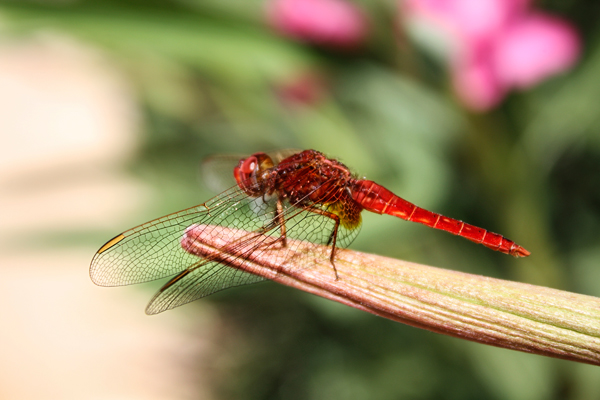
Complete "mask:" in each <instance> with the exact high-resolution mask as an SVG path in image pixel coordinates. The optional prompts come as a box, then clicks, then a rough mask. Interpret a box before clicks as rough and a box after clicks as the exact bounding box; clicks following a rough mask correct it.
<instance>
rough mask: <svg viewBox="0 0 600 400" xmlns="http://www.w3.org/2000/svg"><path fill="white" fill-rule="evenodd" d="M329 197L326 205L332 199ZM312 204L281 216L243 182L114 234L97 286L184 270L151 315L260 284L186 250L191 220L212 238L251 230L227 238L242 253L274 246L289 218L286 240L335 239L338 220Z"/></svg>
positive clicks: (343, 234)
mask: <svg viewBox="0 0 600 400" xmlns="http://www.w3.org/2000/svg"><path fill="white" fill-rule="evenodd" d="M322 200H323V202H324V203H325V204H327V203H328V201H329V199H327V198H325V199H322ZM307 204H308V203H307V202H302V206H300V205H299V204H289V203H287V202H282V206H283V207H282V209H281V211H280V215H278V211H277V198H276V197H273V198H271V199H264V198H262V197H260V198H256V199H253V198H249V197H248V196H247V195H246V194H245V193H244V192H243V191H242V190H241V189H239V188H238V187H237V186H236V187H233V188H231V189H229V190H227V191H226V192H224V193H222V194H221V195H219V196H217V197H215V198H213V199H211V200H209V201H208V202H206V203H204V204H202V205H199V206H196V207H191V208H189V209H186V210H183V211H180V212H177V213H174V214H170V215H167V216H164V217H162V218H158V219H156V220H153V221H150V222H148V223H145V224H143V225H140V226H138V227H135V228H133V229H130V230H128V231H125V232H123V233H122V234H120V235H118V236H116V237H115V238H113V239H111V240H110V241H108V242H107V243H106V244H105V245H104V246H102V247H101V248H100V250H98V252H97V253H96V255H95V256H94V258H93V259H92V264H91V267H90V276H91V278H92V281H94V283H96V284H98V285H101V286H119V285H129V284H134V283H141V282H147V281H151V280H155V279H160V278H164V277H168V276H173V275H177V276H175V278H173V279H171V280H170V281H169V282H167V283H166V284H165V285H164V286H163V288H162V289H161V290H160V291H159V292H158V293H157V294H156V295H155V296H154V298H153V299H152V300H151V302H150V304H149V305H148V308H147V313H149V314H155V313H159V312H162V311H165V310H168V309H171V308H174V307H177V306H179V305H182V304H185V303H188V302H191V301H193V300H196V299H198V298H201V297H204V296H207V295H209V294H212V293H214V292H216V291H219V290H223V289H226V288H229V287H232V286H240V285H245V284H250V283H255V282H259V281H261V280H264V278H262V277H260V276H257V275H253V274H251V273H248V272H245V271H241V270H238V269H235V268H231V267H228V266H227V265H224V264H221V263H220V262H219V261H217V260H214V259H205V258H202V257H199V256H197V255H193V254H190V253H188V252H187V251H185V250H184V248H183V247H182V245H181V240H182V238H183V237H184V234H185V232H186V230H187V229H188V228H189V227H190V226H192V225H203V226H205V228H204V231H203V232H202V234H203V235H211V229H214V226H226V227H230V228H237V229H241V230H244V231H247V232H249V235H248V236H247V237H246V238H245V239H243V241H242V242H240V243H237V244H236V242H235V241H234V239H231V240H228V239H227V238H221V239H222V240H223V242H224V243H227V244H226V246H227V247H228V248H229V249H231V246H236V245H239V246H240V248H241V247H243V248H244V251H245V252H246V253H245V254H242V255H240V257H242V258H243V257H246V256H248V255H249V254H250V253H253V252H256V251H263V250H264V249H266V248H267V246H268V245H269V243H276V242H277V240H276V239H278V238H279V237H280V236H281V233H282V228H281V225H282V223H283V224H285V231H286V237H289V238H293V239H299V240H301V241H309V242H313V243H317V244H330V242H331V239H332V232H333V231H334V227H335V221H334V220H333V219H331V218H328V217H326V216H324V215H322V214H318V213H315V212H314V210H315V209H319V210H327V209H328V206H323V205H319V204H308V205H307ZM359 212H360V210H359ZM358 227H359V225H356V226H354V227H352V228H351V229H350V228H347V227H344V226H342V225H340V227H339V230H338V236H337V247H346V246H347V245H349V244H350V242H351V241H352V240H353V239H354V237H355V236H356V235H357V234H358ZM249 243H250V244H251V246H248V244H249ZM293 250H294V249H293V248H292V247H288V248H282V249H281V252H280V253H279V256H280V257H281V259H282V261H283V260H285V259H287V256H288V254H289V253H290V252H293ZM295 262H296V263H298V261H297V260H295ZM309 262H312V261H309ZM300 264H301V262H300Z"/></svg>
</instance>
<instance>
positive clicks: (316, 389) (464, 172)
mask: <svg viewBox="0 0 600 400" xmlns="http://www.w3.org/2000/svg"><path fill="white" fill-rule="evenodd" d="M360 4H361V5H362V6H364V8H365V10H367V12H368V13H369V16H370V18H371V20H372V21H374V22H376V23H373V24H372V25H373V27H374V33H373V35H372V37H371V40H370V42H369V43H368V45H367V46H366V48H365V49H362V50H361V51H356V52H337V51H334V50H326V49H321V48H316V47H313V46H310V45H308V44H302V43H297V42H293V41H290V40H287V39H284V38H281V37H280V36H278V35H277V34H276V33H274V32H272V31H271V30H270V29H269V28H268V26H266V24H265V23H264V22H263V18H264V17H263V14H264V2H263V1H261V0H251V1H250V0H248V1H237V0H227V1H225V0H206V1H203V0H171V1H166V0H165V1H158V0H154V1H148V0H120V1H106V0H98V1H94V0H89V1H83V0H81V1H76V0H64V1H24V0H19V1H16V0H15V1H4V2H2V3H0V32H2V35H3V37H4V39H3V40H9V39H10V40H23V38H29V37H35V36H36V35H44V34H48V33H51V34H61V35H70V36H72V37H75V38H77V40H80V41H82V42H84V43H86V44H88V45H90V46H94V47H97V48H99V49H102V51H103V52H104V54H105V55H106V56H107V57H108V58H110V59H111V60H112V61H113V62H114V63H115V64H117V65H119V66H120V67H121V69H122V70H123V71H124V73H125V74H127V76H128V77H129V79H130V81H131V83H132V84H133V85H134V86H135V88H136V89H137V93H138V95H139V103H140V108H142V109H143V110H144V113H145V135H144V143H143V144H142V146H141V150H140V152H139V154H138V155H137V157H136V158H135V159H134V160H131V163H130V170H129V171H124V173H129V174H135V175H137V176H139V177H140V178H143V179H145V180H146V181H147V182H148V183H150V184H152V185H154V186H156V187H157V188H160V193H161V198H159V199H157V204H156V207H155V209H154V210H150V212H152V214H148V212H149V211H146V214H144V215H140V216H139V218H140V222H141V221H143V220H147V219H150V218H153V217H157V216H159V215H162V214H165V213H168V212H172V211H176V210H177V209H180V208H184V207H188V206H191V205H193V204H197V203H200V202H202V201H204V200H206V199H207V198H208V197H209V196H210V194H209V192H208V191H206V190H205V189H204V188H203V187H198V185H197V173H198V172H197V166H198V162H199V161H200V160H201V159H202V158H203V157H204V156H206V155H209V154H212V153H252V152H254V151H265V150H266V151H269V150H273V149H278V148H315V149H318V150H320V151H323V152H325V153H327V154H329V155H331V156H335V157H339V158H340V159H341V160H342V161H343V162H345V163H347V164H348V165H349V166H350V167H351V168H353V169H354V170H355V171H357V172H358V173H359V174H361V175H362V174H364V175H366V176H368V177H369V178H370V179H373V180H376V181H378V182H380V183H382V184H384V185H385V186H387V187H389V188H390V189H391V190H393V191H395V192H396V193H399V194H400V195H402V196H403V197H405V198H407V199H408V200H410V201H413V202H415V203H417V204H419V205H421V206H423V207H425V208H429V209H432V210H435V211H438V212H442V213H444V214H446V215H449V216H453V217H456V218H460V219H463V220H466V221H469V222H470V223H473V224H475V225H478V226H482V227H485V228H487V229H490V230H492V231H496V232H501V233H503V234H506V235H507V236H508V237H510V238H513V239H515V240H516V241H517V242H518V243H519V244H522V245H523V246H524V247H526V248H527V249H528V250H530V251H531V252H532V254H533V255H532V256H531V257H530V258H528V259H523V260H515V259H512V258H510V257H507V256H505V255H502V254H499V253H495V252H491V251H489V250H487V249H485V248H484V247H483V246H475V245H473V244H471V243H470V242H468V241H465V240H461V239H458V238H455V237H453V236H451V235H448V234H445V233H442V232H437V231H434V230H432V229H427V228H425V227H422V226H419V225H417V224H408V223H403V222H401V221H398V220H396V219H394V218H386V217H380V216H376V215H364V228H363V230H362V233H361V235H360V236H359V238H358V239H357V240H356V242H355V244H354V245H353V248H356V249H360V250H365V251H371V252H376V253H380V254H386V255H389V256H393V257H399V258H404V259H408V260H412V261H416V262H422V263H426V264H431V265H436V266H440V267H444V268H452V269H458V270H464V271H468V272H474V273H480V274H484V275H490V276H496V277H502V278H505V279H514V280H521V281H526V282H530V283H534V284H541V285H548V286H552V287H557V288H561V289H567V290H572V291H576V292H580V293H586V294H590V295H600V285H599V282H600V267H599V266H600V185H599V183H600V135H599V132H600V113H599V112H598V104H600V75H599V74H598V71H600V29H599V28H598V25H597V20H598V17H599V16H600V12H599V9H598V6H597V5H596V4H595V3H594V2H586V1H583V0H579V1H571V2H568V3H565V2H558V1H548V2H543V1H541V2H538V5H539V6H541V7H543V6H544V5H547V7H548V8H549V9H550V10H554V11H555V12H560V13H563V14H564V15H566V16H567V17H568V18H571V20H572V21H574V22H575V23H577V24H578V28H579V29H580V31H581V34H582V37H583V38H584V48H585V53H584V55H583V58H582V60H581V62H580V64H579V65H578V67H577V68H576V69H575V70H573V71H572V72H570V73H569V74H566V75H564V76H561V77H558V78H555V79H553V80H550V81H548V82H546V83H544V84H542V85H540V86H538V87H537V88H535V89H533V90H530V91H526V92H521V93H517V94H513V95H511V97H510V98H509V99H507V100H506V101H505V102H504V104H503V105H502V106H501V107H500V108H498V109H496V110H494V111H492V112H489V113H487V114H478V115H476V114H471V113H469V112H467V111H466V110H464V109H463V108H461V106H460V105H459V104H458V103H456V101H455V100H454V98H453V96H452V95H451V94H450V93H449V91H448V88H447V86H448V83H447V80H446V77H445V72H444V68H443V66H442V65H439V64H437V63H436V62H434V61H433V60H431V58H430V56H429V55H428V54H426V53H424V52H422V51H421V49H419V48H418V47H416V46H415V45H414V44H411V43H410V41H408V39H406V38H405V37H402V35H400V36H401V37H400V38H398V37H397V36H396V34H397V33H396V32H394V28H393V26H394V20H395V18H396V17H395V13H396V11H395V2H394V1H386V0H363V1H361V2H360ZM307 71H308V72H310V73H317V74H320V75H322V76H324V77H325V79H326V81H327V85H326V89H327V90H324V91H323V93H322V94H321V96H320V97H319V98H318V99H317V101H316V103H314V104H310V105H307V104H291V105H290V104H288V103H286V102H285V101H282V99H281V96H279V95H278V90H279V88H281V87H282V86H283V85H285V84H286V83H287V82H289V81H290V80H292V79H294V77H296V76H298V75H300V74H303V73H306V72H307ZM123 228H124V229H125V228H128V227H127V226H124V227H123ZM81 229H82V232H83V231H85V227H82V228H81ZM114 234H115V232H94V238H95V240H96V239H97V241H95V242H94V243H102V241H103V240H104V239H106V238H107V237H110V236H112V235H114ZM205 301H212V302H213V303H214V304H215V305H216V306H217V307H218V309H219V310H220V311H219V312H220V314H221V315H222V318H223V321H224V328H223V329H224V333H223V337H222V341H223V343H222V348H223V354H222V355H221V356H220V358H219V359H218V360H215V367H214V371H215V377H216V382H218V383H217V384H216V385H217V389H216V390H217V393H218V394H219V395H220V398H235V399H304V398H311V399H320V398H323V399H325V398H326V399H397V398H414V399H419V398H439V399H484V398H489V399H513V400H514V399H521V398H522V399H555V398H556V399H558V398H560V399H600V394H599V393H600V373H599V372H598V371H597V368H596V369H594V367H588V366H576V365H574V364H573V363H568V362H563V361H557V360H551V359H545V358H541V357H537V356H530V355H526V354H520V353H515V352H510V351H508V350H499V349H494V348H488V347H485V346H482V345H475V344H472V343H468V342H463V341H460V340H458V339H453V338H448V337H443V336H439V335H435V334H431V333H428V332H423V331H420V330H417V329H414V328H410V327H407V326H403V325H401V324H397V323H394V322H391V321H387V320H383V319H380V318H376V317H373V316H370V315H368V314H365V313H362V312H360V311H357V310H353V309H348V308H346V307H344V306H341V305H338V304H333V303H331V302H327V301H325V300H322V299H318V298H315V297H313V296H310V295H307V294H305V293H299V292H294V291H292V290H289V289H287V288H284V287H279V286H277V285H274V284H263V285H257V286H252V287H247V288H240V289H235V290H229V291H227V292H224V293H219V294H217V295H215V296H212V297H211V298H209V299H207V300H205ZM188 307H193V306H188Z"/></svg>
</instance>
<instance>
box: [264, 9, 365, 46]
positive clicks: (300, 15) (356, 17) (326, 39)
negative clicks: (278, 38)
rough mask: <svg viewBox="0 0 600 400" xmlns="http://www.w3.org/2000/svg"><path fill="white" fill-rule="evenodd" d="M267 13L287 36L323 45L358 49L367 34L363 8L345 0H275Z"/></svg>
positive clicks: (277, 27)
mask: <svg viewBox="0 0 600 400" xmlns="http://www.w3.org/2000/svg"><path fill="white" fill-rule="evenodd" d="M267 13H268V18H269V20H270V22H271V24H272V25H273V26H274V27H275V29H277V30H278V31H279V32H281V33H283V34H284V35H287V36H289V37H292V38H295V39H299V40H304V41H307V42H312V43H315V44H319V45H324V46H330V47H338V48H355V47H358V46H360V45H361V44H362V43H363V42H364V40H365V39H366V36H367V33H368V26H367V20H366V17H365V16H364V14H363V13H362V11H361V10H360V9H359V8H357V7H356V6H355V5H353V4H352V3H349V2H347V1H345V0H272V1H271V2H270V3H268V8H267Z"/></svg>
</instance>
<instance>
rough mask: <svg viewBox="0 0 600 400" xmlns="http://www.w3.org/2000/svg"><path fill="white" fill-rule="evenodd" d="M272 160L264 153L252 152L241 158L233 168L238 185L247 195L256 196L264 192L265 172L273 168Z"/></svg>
mask: <svg viewBox="0 0 600 400" xmlns="http://www.w3.org/2000/svg"><path fill="white" fill-rule="evenodd" d="M274 166H275V164H273V160H272V159H271V157H269V156H268V155H266V154H265V153H254V154H252V155H251V156H250V157H248V158H243V159H241V160H240V162H239V163H238V165H237V167H235V168H234V170H233V176H234V177H235V180H236V182H237V184H238V186H239V187H240V188H241V189H242V190H244V192H246V194H248V195H249V196H253V197H258V196H260V195H263V194H264V191H265V188H264V181H265V179H264V178H266V174H265V173H266V172H267V171H268V170H269V169H271V168H273V167H274Z"/></svg>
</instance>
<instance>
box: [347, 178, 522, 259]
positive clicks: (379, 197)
mask: <svg viewBox="0 0 600 400" xmlns="http://www.w3.org/2000/svg"><path fill="white" fill-rule="evenodd" d="M354 185H355V186H354V190H353V191H352V198H353V199H354V201H356V202H358V203H359V204H360V205H361V206H362V207H363V208H364V209H366V210H368V211H371V212H375V213H377V214H388V215H393V216H395V217H398V218H402V219H404V220H406V221H412V222H418V223H420V224H423V225H427V226H429V227H431V228H435V229H440V230H443V231H446V232H450V233H452V234H454V235H457V236H461V237H464V238H465V239H468V240H471V241H473V242H475V243H481V244H483V245H484V246H486V247H488V248H490V249H492V250H496V251H499V252H501V253H505V254H510V255H512V256H515V257H527V256H528V255H529V254H530V253H529V252H528V251H527V250H525V249H524V248H522V247H521V246H519V245H517V244H516V243H515V242H513V241H512V240H509V239H506V238H505V237H503V236H502V235H499V234H497V233H493V232H489V231H487V230H485V229H483V228H478V227H476V226H474V225H470V224H467V223H465V222H462V221H459V220H457V219H454V218H449V217H446V216H443V215H441V214H438V213H434V212H431V211H428V210H425V209H423V208H421V207H418V206H416V205H414V204H412V203H410V202H408V201H406V200H404V199H403V198H401V197H399V196H397V195H395V194H394V193H392V192H391V191H389V190H388V189H386V188H384V187H383V186H381V185H379V184H377V183H375V182H373V181H368V180H362V179H361V180H356V181H355V182H354Z"/></svg>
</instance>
